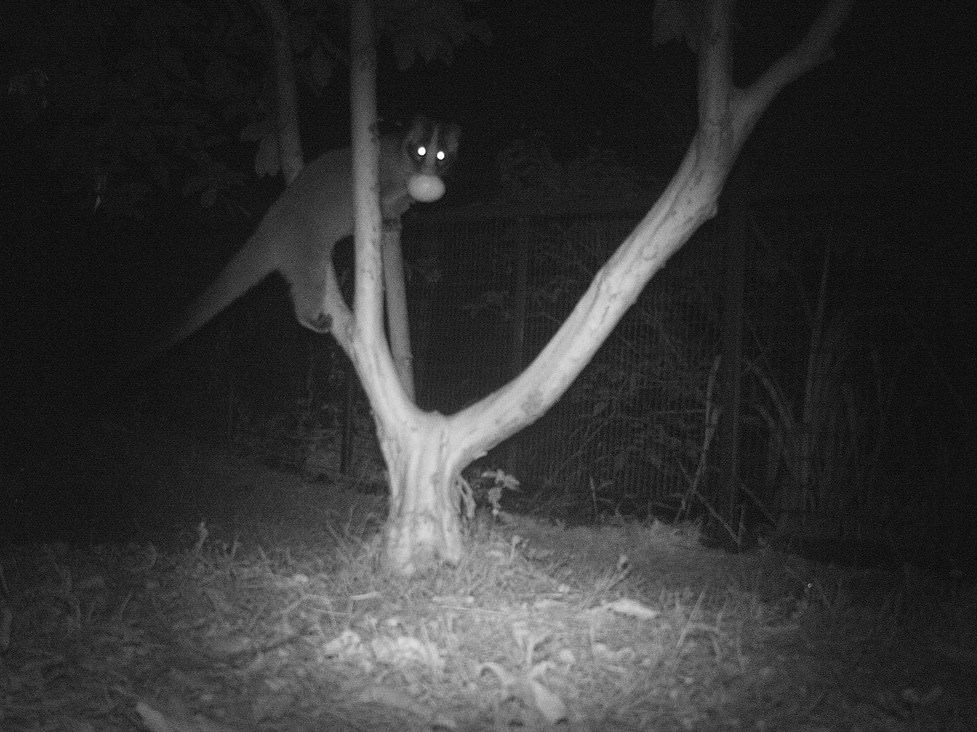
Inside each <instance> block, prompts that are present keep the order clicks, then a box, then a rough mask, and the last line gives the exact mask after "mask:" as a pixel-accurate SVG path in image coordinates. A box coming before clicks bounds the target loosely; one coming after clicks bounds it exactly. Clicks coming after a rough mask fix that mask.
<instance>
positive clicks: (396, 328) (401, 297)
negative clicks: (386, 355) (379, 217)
mask: <svg viewBox="0 0 977 732" xmlns="http://www.w3.org/2000/svg"><path fill="white" fill-rule="evenodd" d="M381 246H382V247H383V284H384V301H385V302H386V303H387V332H388V333H389V334H390V350H391V351H392V352H393V359H394V365H395V366H396V368H397V375H398V376H399V377H400V385H401V386H403V387H404V392H405V394H406V396H407V398H408V399H410V400H411V401H414V355H413V352H412V351H411V344H410V325H409V322H408V317H407V315H408V313H407V287H406V282H407V277H406V275H405V274H404V250H403V248H402V246H401V243H400V220H399V219H397V220H395V221H384V222H383V243H382V245H381Z"/></svg>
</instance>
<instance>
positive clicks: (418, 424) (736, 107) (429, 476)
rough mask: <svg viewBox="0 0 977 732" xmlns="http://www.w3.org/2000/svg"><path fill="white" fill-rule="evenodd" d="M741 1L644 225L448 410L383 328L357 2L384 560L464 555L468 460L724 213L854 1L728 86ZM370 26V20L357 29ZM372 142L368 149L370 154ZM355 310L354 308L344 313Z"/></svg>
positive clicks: (719, 19) (360, 220) (717, 13)
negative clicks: (568, 309) (539, 334)
mask: <svg viewBox="0 0 977 732" xmlns="http://www.w3.org/2000/svg"><path fill="white" fill-rule="evenodd" d="M733 4H734V3H733V2H732V0H715V1H714V2H712V3H710V4H709V10H708V11H707V13H706V22H705V28H704V32H703V36H702V39H701V42H700V44H699V72H698V85H699V93H698V103H699V124H698V128H697V130H696V133H695V136H694V137H693V139H692V142H691V144H690V146H689V149H688V152H687V153H686V154H685V157H684V159H683V160H682V162H681V165H680V166H679V169H678V172H676V174H675V176H674V177H673V178H672V180H671V182H670V183H669V184H668V186H667V187H666V189H665V191H664V193H662V195H661V197H660V198H659V199H658V201H657V202H656V203H655V204H654V206H653V207H652V208H651V210H650V211H649V212H648V214H647V215H646V216H645V217H644V219H643V220H642V221H641V222H640V223H639V224H638V226H637V227H636V228H635V230H634V231H633V232H632V233H631V234H630V235H629V236H628V237H627V239H625V240H624V242H623V243H622V244H621V245H620V247H619V248H618V249H617V251H615V252H614V254H613V255H611V257H610V259H609V260H608V261H607V263H606V264H605V265H604V266H603V267H602V268H601V269H600V271H598V273H597V275H596V276H595V277H594V280H593V282H592V283H591V284H590V287H589V288H588V289H587V291H586V292H585V293H584V295H583V297H581V299H580V301H579V302H578V303H577V305H576V307H575V308H574V309H573V312H572V313H571V314H570V316H569V317H568V318H567V320H566V322H564V324H563V325H562V327H561V328H560V329H559V330H558V331H557V333H556V335H554V336H553V338H552V340H551V341H550V342H549V343H548V344H547V345H546V347H545V348H544V349H543V351H542V352H541V353H540V354H539V355H538V356H537V357H536V359H535V360H534V361H533V362H532V363H531V364H530V366H529V367H528V368H527V369H526V370H525V371H524V372H523V373H522V374H520V375H519V376H518V377H517V378H515V379H514V380H513V381H511V382H510V383H508V384H506V385H505V386H503V387H502V388H500V389H498V390H497V391H495V392H494V393H492V394H490V395H488V396H487V397H485V398H484V399H482V400H481V401H479V402H477V403H475V404H472V405H471V406H469V407H467V408H466V409H464V410H462V411H461V412H458V413H457V414H454V415H451V416H444V415H441V414H438V413H437V412H431V413H424V412H422V411H420V410H419V409H418V408H417V407H416V406H415V405H414V404H413V402H412V400H411V399H409V398H408V395H407V394H406V393H405V390H404V388H403V387H402V385H401V381H400V379H399V378H398V375H397V370H396V368H395V366H394V363H393V359H392V357H391V354H390V350H389V347H388V346H387V343H386V339H385V338H384V336H383V327H382V264H381V249H380V212H379V206H378V203H377V194H376V191H377V182H376V154H377V153H376V149H377V146H376V134H375V129H376V128H375V121H376V111H375V102H374V97H373V94H374V81H373V80H372V79H370V80H368V79H366V77H367V76H369V75H370V74H372V73H374V72H375V68H376V56H375V51H374V50H373V45H372V36H371V35H370V33H372V24H371V22H370V20H369V19H370V9H369V2H368V0H356V1H355V2H354V3H353V6H354V16H353V26H354V28H353V38H352V52H353V53H352V55H353V63H352V75H351V81H352V88H353V99H354V103H353V136H354V151H355V152H354V155H355V156H356V157H357V159H356V163H355V164H354V169H355V173H356V175H355V180H356V185H357V196H356V201H357V210H356V215H357V226H356V296H355V318H353V317H350V314H349V313H348V311H346V312H339V313H337V315H338V316H339V317H338V319H337V318H336V317H335V316H334V322H335V323H338V324H339V325H341V326H342V327H341V328H339V329H338V330H335V331H334V333H335V335H336V339H337V341H338V342H339V343H340V345H341V346H342V347H343V348H344V350H346V352H347V353H348V354H349V355H350V357H351V359H352V360H353V363H354V366H355V368H356V370H357V373H358V375H359V377H360V379H361V381H362V383H363V386H364V389H365V391H366V394H367V397H368V398H369V401H370V405H371V406H372V408H373V412H374V419H375V421H376V426H377V435H378V438H379V441H380V447H381V450H382V452H383V455H384V458H385V460H386V463H387V468H388V471H389V474H390V498H391V500H390V514H389V516H388V519H387V523H386V527H385V539H384V541H385V544H384V548H385V560H386V563H387V565H388V566H389V567H390V568H391V569H392V570H393V571H395V572H398V573H400V574H404V575H410V574H413V573H414V572H416V571H419V570H423V569H426V568H428V567H430V566H432V564H434V563H436V562H438V561H444V562H448V563H457V562H458V561H459V559H460V558H461V554H462V542H461V526H460V520H459V515H458V507H459V495H458V489H457V478H458V475H459V473H460V471H461V470H462V469H463V468H464V467H465V466H467V465H468V464H469V463H471V461H472V460H474V459H477V458H478V457H480V456H481V455H484V454H485V453H486V452H487V451H488V450H489V449H491V448H492V447H494V446H495V445H497V444H499V443H500V442H502V441H503V440H504V439H506V438H507V437H509V436H511V435H512V434H514V433H516V432H518V431H519V430H521V429H522V428H524V427H526V426H527V425H529V424H531V423H532V422H534V421H536V420H537V419H539V418H540V417H541V416H542V415H543V414H544V413H545V412H546V411H547V410H548V409H549V408H550V407H551V406H552V405H553V404H554V403H555V402H556V400H557V399H559V398H560V396H562V395H563V393H564V392H565V391H566V390H567V388H568V387H569V386H570V384H571V383H572V382H573V380H574V379H575V378H576V377H577V375H578V374H579V373H580V371H581V370H582V369H583V368H584V367H585V366H586V365H587V364H588V363H589V362H590V360H591V358H593V356H594V353H595V352H596V351H597V349H598V348H599V347H600V345H601V344H602V343H603V342H604V340H605V339H606V338H607V336H608V335H609V334H610V332H611V330H612V329H613V328H614V326H615V325H616V324H617V323H618V321H620V319H621V317H622V316H623V315H624V313H625V312H626V311H627V310H628V308H629V307H630V306H631V305H632V304H633V303H634V301H635V300H636V299H637V297H638V295H639V294H640V292H641V290H642V289H643V288H644V286H645V285H646V284H647V283H648V281H649V280H650V279H651V277H652V276H653V275H654V274H655V273H656V272H657V271H658V270H660V269H661V268H662V267H663V266H664V265H665V262H666V261H667V260H668V258H669V257H670V256H671V255H672V254H674V253H675V252H676V251H677V250H678V249H679V248H680V247H681V246H682V245H683V244H685V242H686V241H688V240H689V238H690V237H691V236H692V234H693V233H694V232H695V231H696V229H698V228H699V227H700V226H701V225H702V224H703V223H704V222H705V221H707V220H708V219H709V218H711V217H712V216H714V215H715V212H716V205H717V200H718V198H719V193H720V191H721V189H722V186H723V183H724V182H725V180H726V177H727V176H728V175H729V172H730V170H731V168H732V166H733V162H734V161H735V159H736V156H737V154H738V153H739V151H740V149H741V147H742V145H743V143H744V141H745V140H746V138H747V137H748V136H749V134H750V133H751V132H752V130H753V127H754V126H755V124H756V122H757V120H758V119H759V117H760V115H761V114H762V113H763V111H764V110H765V109H766V108H767V106H768V105H769V104H770V102H771V101H772V100H773V98H774V97H775V96H776V94H777V93H778V92H779V91H780V90H781V89H783V88H784V86H786V85H787V84H789V83H791V82H792V81H794V80H795V79H797V78H798V77H800V76H801V75H803V74H804V73H806V72H808V71H809V70H811V69H813V68H814V67H816V66H817V65H819V64H821V63H822V62H824V61H825V60H827V59H829V58H830V57H831V42H832V40H833V39H834V37H835V36H836V35H837V33H838V31H839V29H840V27H841V26H842V24H843V22H844V20H845V18H846V17H847V14H848V12H849V9H850V6H851V0H829V2H828V4H827V5H826V7H825V8H824V9H823V10H822V11H821V13H820V15H819V16H818V17H817V19H816V20H815V22H814V23H813V25H812V26H811V28H810V29H809V31H808V33H807V35H806V36H805V38H804V39H803V40H802V41H801V43H800V44H799V45H798V46H797V47H796V48H794V49H793V50H792V51H790V52H789V53H787V54H786V55H784V56H783V57H782V58H780V59H779V60H777V61H776V62H775V63H774V64H773V65H771V67H770V68H769V69H768V70H767V71H766V72H765V73H764V74H763V75H762V76H760V78H759V79H757V81H756V82H754V83H753V84H752V85H751V86H749V87H748V88H745V89H739V88H736V87H735V86H734V85H733V83H732V74H731V58H730V46H731V44H730V35H729V34H730V25H731V15H732V7H733ZM360 24H362V25H363V26H364V27H367V26H369V27H370V30H369V31H368V32H366V33H365V34H364V32H363V31H362V30H357V26H358V25H360ZM364 153H365V154H364ZM344 318H345V319H344Z"/></svg>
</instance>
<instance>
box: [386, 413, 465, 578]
mask: <svg viewBox="0 0 977 732" xmlns="http://www.w3.org/2000/svg"><path fill="white" fill-rule="evenodd" d="M448 425H449V423H448V420H446V419H445V418H444V417H443V416H441V415H440V414H437V413H430V414H420V413H418V419H417V421H416V422H415V423H414V424H412V425H410V426H407V427H402V428H401V429H399V430H397V433H396V434H392V435H389V436H387V435H383V436H382V437H381V440H380V448H381V450H382V451H383V456H384V459H385V460H386V463H387V470H388V472H389V473H390V509H389V514H388V516H387V523H386V526H385V529H384V550H385V551H384V561H385V562H386V564H387V567H388V568H389V569H390V570H391V571H393V572H394V573H396V574H400V575H404V576H410V575H413V574H415V573H416V572H418V571H423V570H425V569H430V568H432V567H434V566H437V564H438V563H441V562H444V563H447V564H452V565H454V564H457V563H458V562H459V560H460V559H461V554H462V545H461V519H460V514H459V501H460V495H459V491H458V488H457V485H456V483H455V481H456V478H457V476H458V474H459V473H460V471H461V469H462V468H463V467H464V466H463V465H461V462H462V460H463V459H464V458H463V457H462V455H461V454H460V453H458V452H454V453H453V454H452V452H449V451H450V450H451V448H450V445H451V441H450V440H449V439H448ZM381 432H382V430H381Z"/></svg>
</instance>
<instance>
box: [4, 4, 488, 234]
mask: <svg viewBox="0 0 977 732" xmlns="http://www.w3.org/2000/svg"><path fill="white" fill-rule="evenodd" d="M290 10H291V15H290V17H291V20H292V28H291V31H292V33H291V40H292V46H293V51H294V53H295V62H296V72H297V77H298V81H299V83H300V85H301V88H302V89H303V90H304V91H306V92H307V93H309V94H312V95H313V96H316V97H318V96H321V95H322V93H323V92H324V90H325V89H326V88H327V87H329V86H330V85H332V84H333V83H334V82H335V81H336V79H337V78H339V79H344V78H345V75H337V74H336V73H335V71H336V69H337V67H338V66H340V65H344V64H348V58H347V55H346V53H345V52H344V51H343V50H341V49H342V48H343V47H345V45H346V30H345V18H344V15H345V9H344V5H343V4H341V3H336V2H331V3H322V2H312V1H311V0H295V2H293V3H291V8H290ZM383 11H384V12H383V13H382V17H383V18H386V19H387V21H388V22H387V25H386V26H385V28H386V31H387V33H388V34H389V35H390V37H391V39H392V42H393V45H394V49H395V53H396V55H397V59H398V64H399V66H400V68H402V69H403V68H406V67H407V66H409V65H410V64H411V63H413V62H414V61H415V60H416V59H417V58H420V59H423V60H424V61H431V60H435V59H441V60H444V61H446V62H450V60H451V52H452V48H453V46H454V45H457V44H460V43H463V42H465V41H467V40H468V39H470V38H477V39H480V40H483V41H485V42H488V41H489V40H490V38H491V37H490V34H489V33H488V30H487V28H486V27H485V26H484V24H483V23H480V22H476V21H469V20H468V19H467V18H466V16H465V14H464V13H463V12H462V6H461V4H460V3H459V2H455V1H454V0H439V1H438V2H436V3H422V2H388V3H386V4H385V5H384V8H383ZM8 20H9V21H10V22H11V23H13V24H16V23H20V24H21V25H22V27H23V29H24V32H23V34H22V35H23V36H24V40H23V41H22V43H21V44H20V46H19V47H15V48H13V49H10V56H11V58H12V61H11V62H10V63H9V65H8V68H9V72H8V73H7V75H6V79H5V81H6V82H7V86H8V92H9V94H8V98H9V99H11V100H12V102H13V105H14V106H13V108H12V109H11V110H8V111H7V113H6V114H5V118H4V122H5V123H6V124H8V125H14V126H15V128H14V131H13V133H12V135H13V137H15V138H17V139H19V141H20V146H19V147H21V148H22V149H20V152H19V154H20V160H19V165H21V166H22V167H23V170H22V171H18V172H17V175H19V176H21V177H23V176H28V177H33V175H31V174H32V173H33V174H34V175H36V172H37V171H36V168H37V167H38V162H40V168H41V169H42V170H43V172H44V174H46V175H51V176H55V177H56V178H57V179H58V180H59V181H62V187H63V192H64V194H65V195H66V196H67V197H69V198H70V199H71V200H73V201H74V202H75V205H76V206H77V207H78V208H85V207H87V208H88V209H89V210H92V209H93V208H96V207H97V208H98V210H99V211H100V212H101V214H102V215H104V216H106V217H108V218H135V219H140V218H145V217H146V216H148V215H149V214H150V211H151V210H152V207H153V205H154V204H155V203H156V202H157V201H159V200H163V201H165V200H167V199H172V200H176V199H177V198H178V197H180V196H192V197H194V198H196V200H197V202H198V203H199V204H200V205H201V206H203V207H213V206H221V207H223V208H224V209H225V210H229V211H230V210H236V209H237V206H236V205H235V204H234V202H233V200H232V198H231V197H230V196H229V194H230V193H231V191H232V190H233V189H234V188H236V187H238V186H240V185H241V184H242V183H243V182H244V181H245V180H246V179H247V174H246V172H245V168H246V167H247V166H246V164H245V163H244V159H243V158H242V156H241V154H240V149H239V147H238V139H240V141H243V142H246V143H248V142H258V143H259V148H258V151H257V155H256V158H255V165H254V169H255V171H256V172H257V173H258V174H259V175H265V174H268V175H274V174H276V173H277V170H278V168H277V141H276V140H275V137H274V133H275V125H274V101H273V96H272V94H271V87H272V84H273V82H272V77H271V68H270V64H269V53H268V40H267V36H268V31H267V29H266V24H265V22H264V20H263V18H262V16H261V15H260V13H259V11H258V9H257V7H256V6H255V5H253V4H249V3H245V2H237V3H235V2H231V3H227V2H220V1H219V0H204V1H203V2H199V3H190V2H166V3H141V2H132V0H98V1H97V2H81V1H80V0H70V1H69V2H64V3H55V2H53V0H47V2H44V1H42V2H39V3H34V4H32V5H31V6H30V7H29V10H28V11H27V12H26V13H25V14H24V15H23V16H22V17H15V16H11V17H10V18H8ZM38 30H41V31H42V32H43V33H44V34H45V37H44V38H43V39H39V38H34V37H32V34H36V33H37V31H38ZM11 35H12V36H14V37H17V36H18V35H20V34H17V33H14V34H11Z"/></svg>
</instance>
